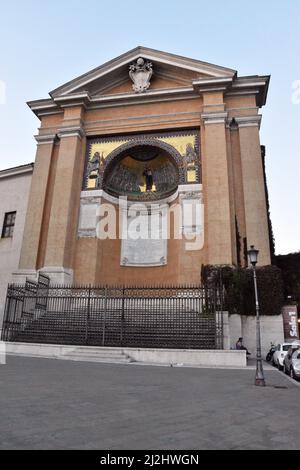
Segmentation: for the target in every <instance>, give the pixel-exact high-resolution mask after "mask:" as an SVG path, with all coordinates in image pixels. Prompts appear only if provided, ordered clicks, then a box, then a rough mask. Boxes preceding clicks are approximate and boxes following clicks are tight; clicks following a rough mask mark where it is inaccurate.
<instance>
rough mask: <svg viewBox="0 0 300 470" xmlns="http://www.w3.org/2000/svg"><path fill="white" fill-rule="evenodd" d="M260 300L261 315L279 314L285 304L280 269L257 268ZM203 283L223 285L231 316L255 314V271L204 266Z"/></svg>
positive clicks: (226, 303)
mask: <svg viewBox="0 0 300 470" xmlns="http://www.w3.org/2000/svg"><path fill="white" fill-rule="evenodd" d="M256 274H257V288H258V300H259V307H260V314H261V315H279V314H280V313H281V307H282V305H283V301H284V295H283V280H282V274H281V270H280V269H279V268H278V267H276V266H263V267H258V268H256ZM202 283H203V285H204V286H207V287H218V288H220V286H222V289H223V292H224V309H226V310H228V311H229V313H230V314H231V315H232V314H235V313H236V314H240V315H255V313H256V312H255V295H254V284H253V271H252V268H235V267H231V266H209V265H207V266H203V267H202Z"/></svg>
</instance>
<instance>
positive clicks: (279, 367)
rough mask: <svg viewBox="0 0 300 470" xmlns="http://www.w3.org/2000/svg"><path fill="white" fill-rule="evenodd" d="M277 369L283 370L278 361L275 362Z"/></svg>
mask: <svg viewBox="0 0 300 470" xmlns="http://www.w3.org/2000/svg"><path fill="white" fill-rule="evenodd" d="M277 367H278V370H283V366H281V365H280V363H279V361H277Z"/></svg>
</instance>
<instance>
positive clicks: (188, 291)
mask: <svg viewBox="0 0 300 470" xmlns="http://www.w3.org/2000/svg"><path fill="white" fill-rule="evenodd" d="M2 340H4V341H21V342H35V343H53V344H78V345H80V344H81V345H84V344H85V345H91V346H92V345H93V346H126V347H157V348H188V349H222V348H223V317H222V296H221V295H220V294H219V291H218V290H217V289H205V288H203V287H199V286H173V287H170V286H169V287H165V286H164V287H125V286H122V287H108V286H102V287H93V286H81V287H74V286H51V285H49V283H48V281H47V280H45V279H40V282H38V283H31V282H27V283H26V284H25V285H16V284H10V285H9V286H8V291H7V298H6V306H5V315H4V320H3V328H2Z"/></svg>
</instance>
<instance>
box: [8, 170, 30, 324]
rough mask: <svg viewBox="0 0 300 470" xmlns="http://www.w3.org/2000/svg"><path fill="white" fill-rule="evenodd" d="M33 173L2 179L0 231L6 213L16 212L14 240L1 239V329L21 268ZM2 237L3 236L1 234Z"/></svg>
mask: <svg viewBox="0 0 300 470" xmlns="http://www.w3.org/2000/svg"><path fill="white" fill-rule="evenodd" d="M31 178H32V172H31V171H30V172H29V173H25V174H19V175H16V176H7V177H5V178H0V230H1V233H2V227H3V222H4V215H5V213H6V212H14V211H16V212H17V214H16V222H15V227H14V234H13V237H12V238H0V328H1V326H2V318H3V313H4V306H5V298H6V291H7V284H8V282H10V280H11V273H12V272H14V271H16V270H17V269H18V266H19V259H20V252H21V246H22V238H23V231H24V224H25V216H26V211H27V203H28V196H29V191H30V184H31ZM0 235H1V234H0Z"/></svg>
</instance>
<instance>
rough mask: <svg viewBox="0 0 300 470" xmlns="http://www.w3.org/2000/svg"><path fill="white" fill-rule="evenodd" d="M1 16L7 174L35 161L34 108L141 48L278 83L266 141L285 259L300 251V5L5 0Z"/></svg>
mask: <svg viewBox="0 0 300 470" xmlns="http://www.w3.org/2000/svg"><path fill="white" fill-rule="evenodd" d="M0 7H1V8H0V14H1V22H0V132H1V134H0V137H1V138H0V169H3V168H6V167H11V166H15V165H19V164H23V163H27V162H32V161H34V158H35V145H36V144H35V140H34V138H33V135H34V134H36V132H37V127H38V126H39V121H38V119H37V118H36V117H35V116H34V115H33V114H32V112H31V111H30V109H29V108H28V107H27V106H26V104H25V103H26V101H29V100H34V99H40V98H45V97H47V95H48V92H49V91H51V90H53V89H55V88H56V87H57V86H59V85H61V84H63V83H65V82H67V81H68V80H71V79H73V78H75V77H77V76H78V75H80V74H82V73H85V72H87V71H89V70H90V69H92V68H94V67H97V66H98V65H101V64H102V63H104V62H106V61H107V60H110V59H112V58H114V57H116V56H118V55H120V54H122V53H123V52H126V51H127V50H129V49H132V48H133V47H136V46H138V45H143V46H147V47H152V48H154V49H160V50H163V51H167V52H172V53H175V54H180V55H184V56H187V57H192V58H194V59H200V60H204V61H206V62H211V63H214V64H218V65H223V66H225V67H229V68H233V69H236V70H238V73H239V75H252V74H253V75H255V74H271V75H272V78H271V85H270V91H269V97H268V102H267V106H266V107H265V108H264V109H263V110H262V111H263V122H262V128H261V142H262V144H265V145H266V147H267V160H266V164H267V177H268V185H269V193H270V204H271V217H272V222H273V228H274V233H275V241H276V252H277V253H278V254H279V253H288V252H292V251H299V250H300V184H299V181H300V158H299V157H300V155H299V154H300V146H299V137H300V92H298V93H297V91H296V90H293V85H294V86H297V85H298V87H299V89H300V66H299V63H300V0H285V1H279V0H260V1H259V0H251V1H241V0H240V1H237V0H227V1H224V0H210V1H209V2H208V1H207V0H182V1H181V0H180V1H179V0H150V1H144V0H124V1H123V0H122V1H121V0H110V1H108V0H98V1H96V0H84V1H82V0H60V1H59V0H51V1H50V0H43V1H41V0H38V1H37V0H10V1H7V0H5V1H4V0H0ZM297 81H298V83H297ZM3 88H5V89H6V93H5V96H4V90H3ZM293 93H294V95H293Z"/></svg>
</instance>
